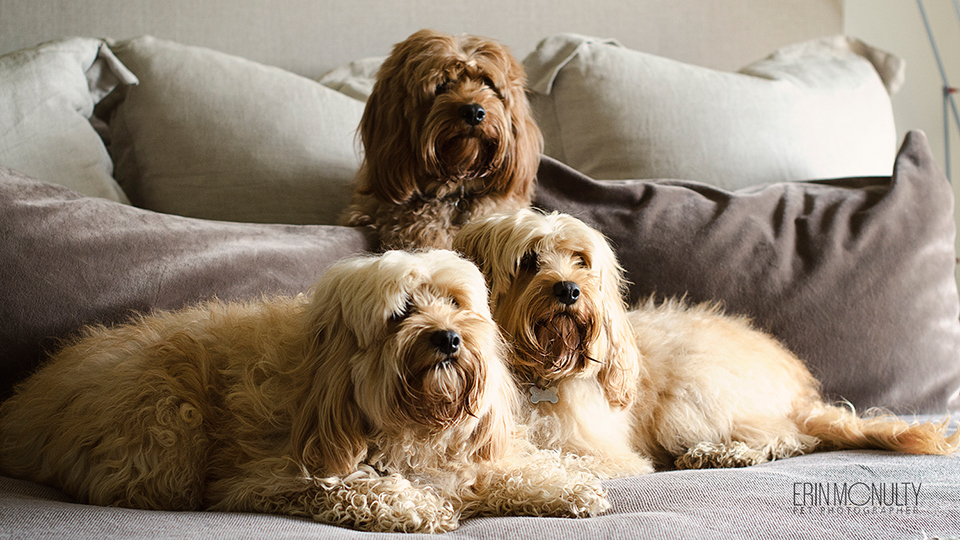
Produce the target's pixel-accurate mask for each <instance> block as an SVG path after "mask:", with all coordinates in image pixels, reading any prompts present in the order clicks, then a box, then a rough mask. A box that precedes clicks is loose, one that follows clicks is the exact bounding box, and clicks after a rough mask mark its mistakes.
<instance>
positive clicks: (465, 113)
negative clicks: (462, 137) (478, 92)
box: [460, 103, 487, 126]
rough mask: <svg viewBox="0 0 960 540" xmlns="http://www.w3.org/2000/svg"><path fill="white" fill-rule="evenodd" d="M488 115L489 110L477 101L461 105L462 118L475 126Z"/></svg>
mask: <svg viewBox="0 0 960 540" xmlns="http://www.w3.org/2000/svg"><path fill="white" fill-rule="evenodd" d="M486 117H487V111H485V110H483V107H481V106H480V105H477V104H476V103H471V104H469V105H464V106H463V107H460V118H463V121H464V122H466V123H468V124H470V125H471V126H475V125H477V124H479V123H480V122H483V119H484V118H486Z"/></svg>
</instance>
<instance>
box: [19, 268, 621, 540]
mask: <svg viewBox="0 0 960 540" xmlns="http://www.w3.org/2000/svg"><path fill="white" fill-rule="evenodd" d="M503 349H504V347H503V344H502V341H501V339H500V337H499V334H498V331H497V328H496V326H495V324H494V323H493V321H492V320H491V318H490V312H489V308H488V306H487V297H486V289H485V285H484V281H483V278H482V276H481V275H480V273H479V272H478V271H477V269H476V268H475V267H474V266H473V265H472V264H470V263H469V262H467V261H465V260H463V259H461V258H459V257H457V256H456V255H455V254H454V253H452V252H449V251H434V252H426V253H422V254H407V253H402V252H388V253H386V254H385V255H383V256H380V257H376V258H373V257H370V258H357V259H351V260H348V261H344V262H341V263H338V264H337V265H335V266H334V267H332V268H331V269H330V270H329V271H328V272H327V273H326V274H325V275H324V276H323V277H322V278H321V280H320V281H319V282H318V283H317V285H316V286H315V288H314V290H313V291H312V294H311V295H310V296H309V297H308V296H306V295H300V296H298V297H297V298H276V299H271V300H264V301H259V302H250V303H219V302H211V303H207V304H203V305H199V306H197V307H193V308H188V309H184V310H182V311H175V312H169V313H159V314H155V315H147V316H143V317H140V318H139V319H138V320H136V321H134V322H132V323H130V324H127V325H124V326H119V327H114V328H103V327H95V328H90V329H87V330H86V331H85V333H84V335H83V336H82V337H80V338H79V339H77V340H76V341H75V342H73V343H72V344H70V345H69V346H67V347H66V348H64V349H63V350H61V351H60V352H59V353H57V354H55V355H54V356H53V358H52V359H51V360H50V362H49V363H48V364H47V365H45V366H44V367H43V368H41V369H40V370H39V371H38V372H37V373H36V374H34V375H33V376H32V377H31V378H29V379H28V380H26V381H25V382H24V383H22V384H21V385H19V387H18V389H17V391H16V393H15V395H14V397H12V398H11V399H9V400H8V401H7V402H5V403H4V404H3V406H2V407H0V470H2V471H3V472H4V473H6V474H8V475H12V476H16V477H20V478H25V479H29V480H33V481H37V482H42V483H46V484H50V485H54V486H57V487H59V488H61V489H63V490H64V491H66V492H67V493H69V494H71V495H73V496H75V497H77V498H78V499H79V500H80V501H82V502H87V503H92V504H99V505H115V506H124V507H131V508H143V509H163V510H197V509H210V510H227V511H252V512H268V513H279V514H289V515H296V516H306V517H310V518H313V519H315V520H317V521H321V522H325V523H332V524H337V525H344V526H350V527H356V528H360V529H366V530H373V531H420V532H441V531H447V530H450V529H453V528H455V527H456V526H457V524H458V520H459V519H460V518H462V517H468V516H474V515H491V514H492V515H507V514H523V515H550V516H585V515H591V514H595V513H598V512H601V511H603V510H604V509H606V508H607V507H608V504H607V502H606V500H605V499H604V494H603V492H602V490H601V488H600V485H599V480H598V479H597V478H596V477H593V476H590V475H588V474H586V473H583V472H578V471H577V470H573V467H574V466H576V465H577V464H576V463H575V461H574V460H571V459H565V458H563V457H561V456H560V454H559V453H557V452H545V451H538V450H536V449H534V448H533V447H532V446H531V445H529V443H527V442H525V441H524V440H522V439H520V438H518V429H519V428H518V426H516V425H515V422H514V414H515V413H516V406H517V405H516V403H517V401H518V398H517V395H516V392H517V390H516V384H515V382H514V381H513V379H512V377H511V376H510V374H509V372H508V368H507V367H506V365H505V363H504V360H503V357H502V354H503ZM568 464H569V465H570V466H571V469H570V470H568V468H567V465H568Z"/></svg>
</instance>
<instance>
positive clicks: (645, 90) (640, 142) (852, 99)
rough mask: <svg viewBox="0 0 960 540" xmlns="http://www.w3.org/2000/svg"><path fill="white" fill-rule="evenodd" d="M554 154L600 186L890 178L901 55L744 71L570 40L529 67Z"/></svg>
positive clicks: (788, 60) (822, 45)
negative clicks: (893, 99)
mask: <svg viewBox="0 0 960 540" xmlns="http://www.w3.org/2000/svg"><path fill="white" fill-rule="evenodd" d="M524 64H525V66H526V69H527V75H528V80H529V82H530V87H531V90H532V94H533V95H532V97H531V100H532V106H533V108H534V111H535V113H536V116H537V120H538V122H539V124H540V128H541V129H542V130H543V133H544V138H545V141H546V150H545V152H546V154H548V155H550V156H552V157H555V158H557V159H558V160H560V161H563V162H565V163H567V164H568V165H570V166H572V167H574V168H576V169H578V170H579V171H580V172H582V173H584V174H586V175H588V176H591V177H593V178H596V179H630V178H678V179H691V180H698V181H702V182H707V183H711V184H714V185H716V186H720V187H723V188H727V189H737V188H740V187H743V186H748V185H753V184H758V183H764V182H774V181H785V180H807V179H817V178H836V177H844V176H872V175H881V176H883V175H885V176H889V175H890V174H891V171H892V167H893V162H894V157H895V153H896V142H897V140H896V137H897V135H896V130H895V128H894V122H893V112H892V109H891V105H890V95H889V93H890V92H892V91H895V90H896V88H897V87H898V86H899V84H900V82H901V81H902V78H903V62H902V61H901V60H900V59H899V58H898V57H896V56H893V55H890V54H887V53H884V52H883V51H879V50H877V49H874V48H871V47H869V46H867V45H865V44H863V43H861V42H859V41H857V40H854V39H851V38H846V37H830V38H824V39H820V40H816V41H812V42H805V43H800V44H797V45H792V46H789V47H785V48H783V49H780V50H778V51H776V52H774V53H773V54H772V55H770V56H769V57H767V58H765V59H763V60H761V61H759V62H756V63H754V64H751V65H749V66H747V67H745V68H743V69H742V70H740V71H739V72H737V73H729V72H721V71H716V70H712V69H707V68H703V67H698V66H694V65H690V64H685V63H682V62H677V61H674V60H670V59H667V58H662V57H658V56H654V55H650V54H645V53H642V52H638V51H633V50H629V49H626V48H624V47H622V46H620V45H619V44H617V43H616V42H615V41H611V40H601V39H597V38H591V37H585V36H579V35H573V34H563V35H557V36H553V37H549V38H547V39H545V40H543V41H542V42H541V43H540V44H539V46H538V47H537V49H536V50H535V51H534V52H533V53H531V54H530V55H529V56H528V57H527V58H526V59H525V60H524Z"/></svg>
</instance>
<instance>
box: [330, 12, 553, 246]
mask: <svg viewBox="0 0 960 540" xmlns="http://www.w3.org/2000/svg"><path fill="white" fill-rule="evenodd" d="M525 85H526V75H525V73H524V70H523V65H522V64H521V63H520V62H519V61H517V59H516V58H514V57H513V55H511V54H510V52H509V51H508V50H507V48H506V47H504V46H503V45H501V44H499V43H497V42H496V41H493V40H490V39H487V38H482V37H478V36H472V35H458V36H453V35H449V34H443V33H440V32H435V31H431V30H421V31H419V32H417V33H415V34H413V35H412V36H410V37H409V38H407V39H406V40H405V41H403V42H401V43H399V44H397V45H396V46H395V47H394V49H393V52H392V53H391V55H390V56H389V57H388V58H387V60H386V61H385V62H384V63H383V65H382V67H381V68H380V71H379V73H378V74H377V80H376V82H375V84H374V87H373V91H372V93H371V95H370V98H369V99H368V100H367V105H366V109H365V110H364V113H363V118H362V119H361V121H360V129H359V134H360V139H361V141H362V143H363V147H364V159H363V163H362V165H361V167H360V171H359V173H358V174H357V177H356V179H355V182H354V183H355V185H354V197H353V203H352V205H351V207H350V208H349V209H348V211H347V213H346V214H345V216H344V223H345V224H347V225H352V226H371V227H373V228H375V229H376V230H377V231H378V233H379V235H380V241H381V243H382V246H383V248H384V249H409V248H415V247H438V248H449V247H450V245H451V242H452V239H453V235H454V234H455V233H456V231H457V229H458V228H459V227H460V226H461V225H463V224H464V223H466V222H467V221H468V220H470V219H471V218H473V217H477V216H482V215H486V214H490V213H493V212H495V211H507V210H515V209H518V208H524V207H527V206H529V205H530V198H531V197H532V195H533V188H534V183H535V179H536V174H537V167H538V165H539V159H540V152H541V151H542V149H543V137H542V136H541V134H540V130H539V129H538V128H537V125H536V123H535V122H534V120H533V116H532V114H531V112H530V105H529V103H528V101H527V96H526V91H525Z"/></svg>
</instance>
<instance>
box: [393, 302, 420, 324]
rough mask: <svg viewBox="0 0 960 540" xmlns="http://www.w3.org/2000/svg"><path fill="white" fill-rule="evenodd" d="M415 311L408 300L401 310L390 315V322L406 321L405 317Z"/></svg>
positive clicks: (414, 307)
mask: <svg viewBox="0 0 960 540" xmlns="http://www.w3.org/2000/svg"><path fill="white" fill-rule="evenodd" d="M415 309H416V306H414V305H413V300H411V299H409V298H408V299H407V303H406V304H404V305H403V309H402V310H400V311H398V312H394V313H393V314H391V315H390V320H391V321H392V322H400V321H402V320H404V319H406V318H407V317H409V316H410V315H411V314H412V313H413V311H414V310H415Z"/></svg>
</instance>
